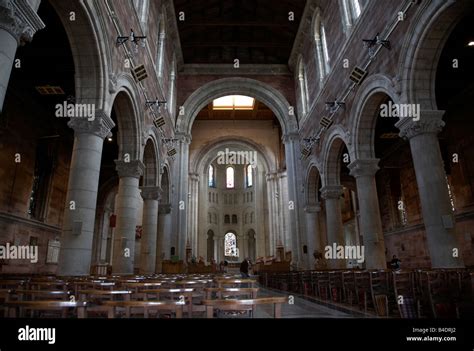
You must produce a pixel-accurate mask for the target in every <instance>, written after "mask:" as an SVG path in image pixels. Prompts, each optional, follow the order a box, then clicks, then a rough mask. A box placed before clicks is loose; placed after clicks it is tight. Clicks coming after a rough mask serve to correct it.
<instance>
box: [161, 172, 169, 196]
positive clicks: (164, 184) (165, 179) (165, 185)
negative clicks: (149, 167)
mask: <svg viewBox="0 0 474 351" xmlns="http://www.w3.org/2000/svg"><path fill="white" fill-rule="evenodd" d="M160 185H161V202H162V203H164V204H169V203H170V174H169V170H168V167H166V166H165V167H164V168H163V174H162V175H161V183H160Z"/></svg>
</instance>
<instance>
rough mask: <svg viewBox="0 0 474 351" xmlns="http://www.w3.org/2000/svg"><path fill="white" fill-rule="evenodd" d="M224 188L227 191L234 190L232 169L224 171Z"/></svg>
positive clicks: (233, 171)
mask: <svg viewBox="0 0 474 351" xmlns="http://www.w3.org/2000/svg"><path fill="white" fill-rule="evenodd" d="M226 186H227V189H234V188H235V170H234V168H232V167H227V169H226Z"/></svg>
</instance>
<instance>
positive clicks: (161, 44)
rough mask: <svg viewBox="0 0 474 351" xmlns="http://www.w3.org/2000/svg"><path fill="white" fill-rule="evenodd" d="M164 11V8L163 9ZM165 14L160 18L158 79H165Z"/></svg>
mask: <svg viewBox="0 0 474 351" xmlns="http://www.w3.org/2000/svg"><path fill="white" fill-rule="evenodd" d="M163 11H164V8H163ZM165 18H166V16H165V14H164V12H163V15H162V16H161V18H160V25H159V28H160V32H159V34H158V35H159V37H158V57H157V65H156V70H157V72H158V77H163V71H164V65H165V46H166V24H165Z"/></svg>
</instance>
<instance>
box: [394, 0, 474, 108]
mask: <svg viewBox="0 0 474 351" xmlns="http://www.w3.org/2000/svg"><path fill="white" fill-rule="evenodd" d="M423 6H424V8H423V9H422V10H420V12H419V15H418V18H416V19H414V20H413V25H412V26H411V28H410V30H409V33H410V35H408V36H407V40H406V41H405V43H404V46H403V50H402V52H401V55H400V63H399V66H400V69H399V72H402V77H401V80H402V92H403V94H402V101H404V102H406V103H417V104H420V105H421V109H422V110H437V109H438V107H437V102H436V91H435V84H436V73H437V68H438V64H439V60H440V57H441V53H442V51H443V48H444V46H445V44H446V42H447V40H448V39H449V36H450V34H451V33H452V31H453V30H454V28H455V27H456V25H457V24H458V23H459V22H460V21H461V20H462V18H463V17H464V16H465V14H466V13H467V12H471V11H473V9H474V2H472V1H467V0H465V1H431V2H428V3H427V4H426V5H425V4H424V3H423Z"/></svg>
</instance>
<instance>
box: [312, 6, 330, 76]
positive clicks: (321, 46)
mask: <svg viewBox="0 0 474 351" xmlns="http://www.w3.org/2000/svg"><path fill="white" fill-rule="evenodd" d="M313 30H314V40H315V46H316V58H317V61H318V69H319V79H320V80H324V78H325V77H326V76H327V75H328V74H329V72H330V71H331V66H330V58H329V51H328V43H327V38H326V29H325V27H324V24H323V22H322V19H321V13H320V12H319V10H317V12H316V16H315V20H314V28H313Z"/></svg>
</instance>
